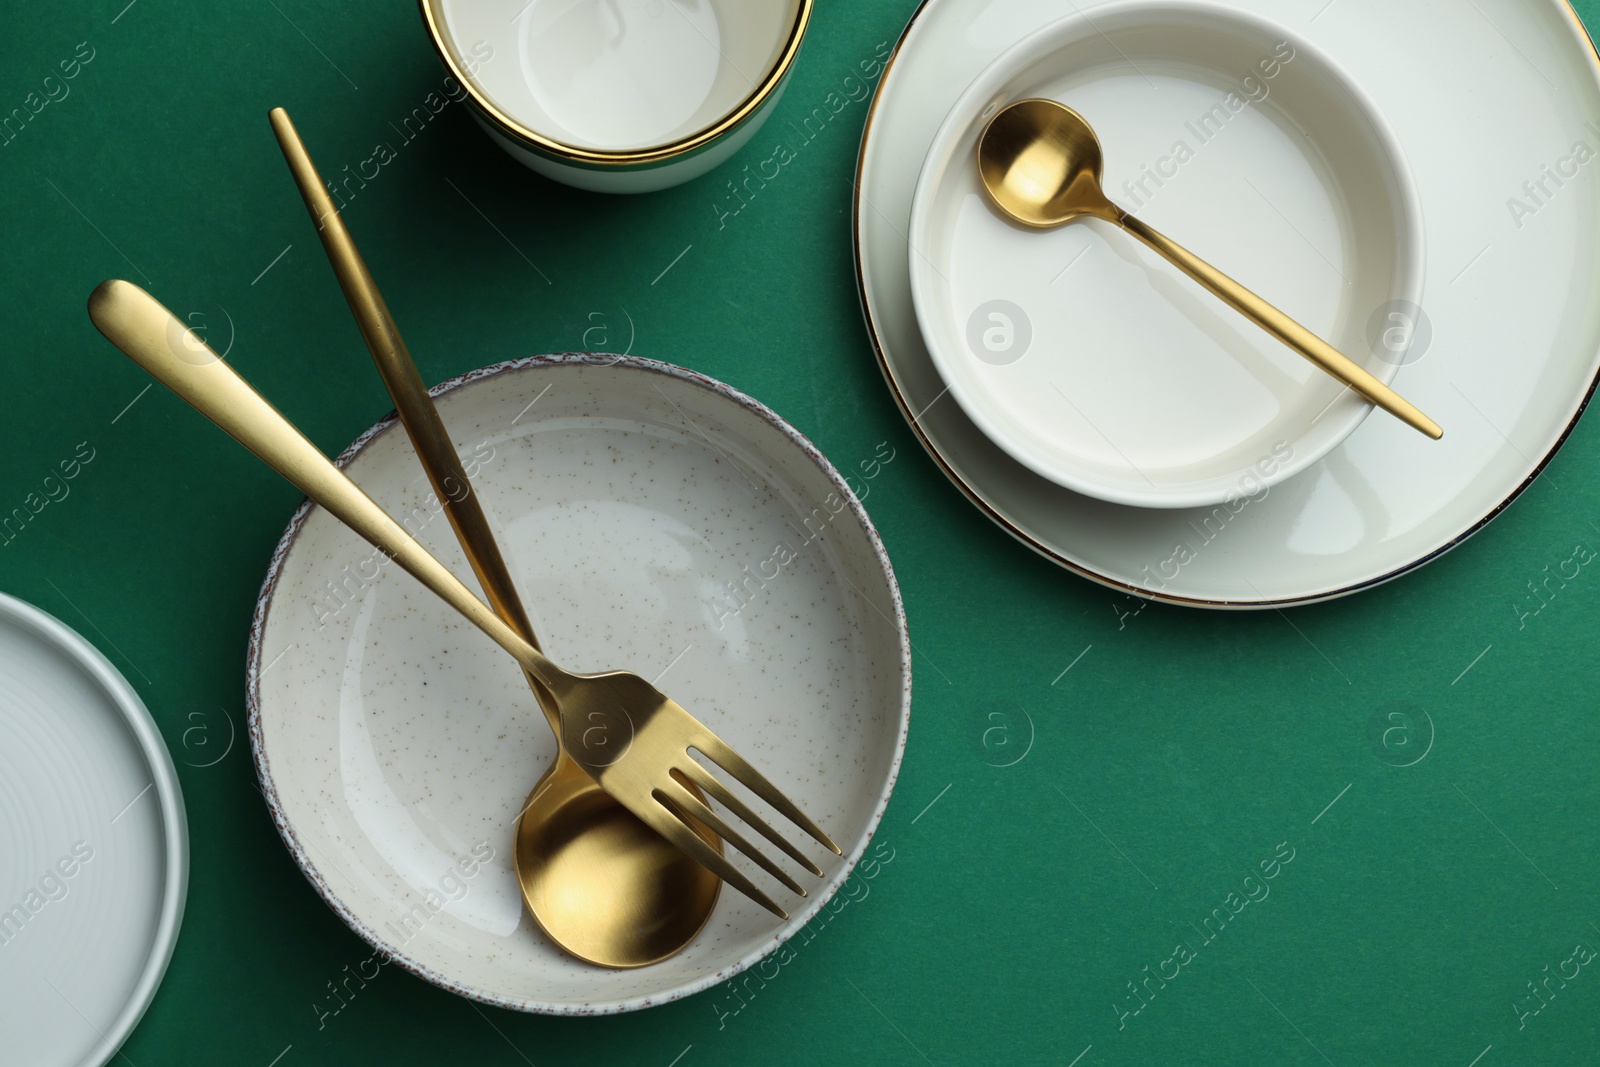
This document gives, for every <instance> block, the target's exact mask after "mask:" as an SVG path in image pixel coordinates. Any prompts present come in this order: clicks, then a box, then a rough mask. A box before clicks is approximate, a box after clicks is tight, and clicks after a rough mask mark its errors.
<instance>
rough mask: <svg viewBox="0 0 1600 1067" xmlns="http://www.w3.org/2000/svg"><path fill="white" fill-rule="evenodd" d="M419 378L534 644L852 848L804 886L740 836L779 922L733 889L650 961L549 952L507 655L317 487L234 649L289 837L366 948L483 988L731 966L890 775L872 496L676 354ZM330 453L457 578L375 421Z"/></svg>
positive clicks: (638, 1002) (811, 904)
mask: <svg viewBox="0 0 1600 1067" xmlns="http://www.w3.org/2000/svg"><path fill="white" fill-rule="evenodd" d="M435 393H436V395H438V397H439V410H440V413H441V415H442V416H443V418H444V420H445V422H446V423H447V424H448V425H449V426H450V427H451V430H452V433H453V435H454V437H455V439H456V442H457V447H458V448H459V449H460V452H461V456H462V460H463V463H464V464H465V465H466V467H467V472H468V474H469V476H471V477H472V478H473V481H474V484H475V486H476V488H477V489H478V490H479V491H480V492H481V495H482V499H483V501H484V505H485V508H486V510H487V511H488V513H489V515H490V519H491V521H492V522H494V523H495V524H496V526H497V528H498V529H497V534H498V538H499V541H500V544H501V546H502V547H503V548H504V550H505V554H506V558H507V561H508V562H509V563H510V564H511V568H512V572H513V574H514V575H515V576H516V577H517V579H518V581H519V584H520V585H521V589H522V594H523V600H524V601H525V603H526V604H527V607H528V613H529V615H530V616H531V618H532V621H533V623H534V626H535V627H536V629H537V630H538V633H539V636H540V638H541V639H542V641H543V643H544V647H545V650H546V651H547V652H549V654H550V655H551V657H552V658H553V659H555V660H556V661H557V662H558V663H560V664H562V665H563V666H566V667H568V668H570V669H572V670H576V671H596V670H603V669H612V668H619V669H632V670H635V671H637V672H639V673H640V674H642V675H644V676H645V677H646V678H650V679H659V684H660V686H661V688H662V689H663V690H665V691H666V692H668V693H670V694H671V695H672V696H673V697H674V698H675V699H677V700H678V701H679V702H681V703H682V704H683V705H684V706H685V707H686V708H688V709H689V711H690V712H691V713H692V714H694V715H695V716H697V717H698V718H700V719H701V720H702V721H704V722H705V723H706V724H707V725H708V726H710V727H711V728H712V729H713V730H715V731H716V732H717V733H718V734H720V735H721V736H722V737H723V738H725V739H726V740H727V741H728V742H729V743H730V744H732V745H733V746H734V747H735V748H736V749H738V750H739V751H740V752H741V753H742V754H744V755H745V756H746V757H747V758H748V759H749V760H750V761H751V762H752V763H754V764H755V765H756V766H758V767H760V768H761V769H762V771H763V772H764V773H765V774H766V775H767V776H768V777H769V778H771V779H772V780H773V781H774V782H775V783H777V784H778V786H779V787H780V788H782V789H783V790H784V791H785V792H787V793H788V794H789V796H790V797H792V798H793V799H794V800H795V802H796V803H798V804H799V805H800V807H801V808H802V809H804V810H805V811H807V812H808V813H809V814H811V815H812V816H813V817H814V818H815V819H816V820H817V822H818V823H819V824H820V825H821V826H822V827H823V828H824V829H825V830H827V831H828V833H829V834H830V835H831V836H833V838H834V839H835V840H836V841H838V842H839V844H840V847H841V848H843V849H844V856H843V857H842V858H841V857H834V856H831V855H827V854H826V853H824V852H823V850H822V849H821V848H820V846H819V847H816V848H814V849H808V850H807V851H808V853H811V854H813V858H814V859H815V860H816V861H817V862H818V863H819V864H820V865H821V866H822V868H823V870H824V872H825V877H824V878H823V879H821V880H812V879H811V878H810V877H809V876H804V877H803V878H802V881H803V882H804V883H806V884H807V888H808V889H809V890H810V896H809V898H806V899H801V898H798V897H792V896H790V895H789V894H788V892H787V891H785V890H783V889H782V888H781V887H780V886H778V885H777V884H776V883H774V882H772V881H771V879H770V878H768V876H767V875H765V874H763V873H761V872H760V871H758V870H755V869H754V868H753V867H750V866H749V865H748V864H746V863H745V861H744V859H743V857H741V856H737V855H735V854H734V850H733V849H731V848H730V849H729V850H728V852H729V853H730V857H729V858H730V859H733V860H734V861H735V862H736V863H738V864H740V865H741V866H745V867H746V868H747V869H749V870H751V871H752V878H754V879H755V880H756V882H757V884H759V885H762V886H763V887H767V888H769V889H770V891H772V892H773V893H774V899H776V900H778V902H779V903H780V904H782V905H783V906H784V907H785V908H787V909H788V910H789V911H790V913H791V918H790V919H789V920H788V921H787V922H784V921H782V920H779V919H776V918H774V917H773V916H772V915H770V914H769V913H767V912H766V911H765V910H764V909H762V908H761V907H760V906H758V905H756V904H753V903H751V902H750V901H749V900H747V899H746V898H745V897H743V896H742V895H741V894H738V893H733V892H725V893H723V894H721V899H720V900H719V901H718V903H717V906H716V910H715V911H714V912H713V913H712V915H711V918H710V920H709V922H708V923H707V924H706V927H705V929H704V930H702V931H701V932H700V934H699V935H698V936H697V937H696V939H695V940H694V941H693V942H692V943H691V944H690V945H689V947H688V948H687V949H686V950H685V951H684V952H682V953H680V954H679V955H677V956H674V957H672V958H670V959H668V960H665V961H663V962H661V963H659V964H654V965H652V966H649V967H641V968H638V969H636V970H623V971H618V970H607V969H605V968H601V967H596V966H592V965H590V964H586V963H581V962H579V961H577V960H575V959H573V958H572V957H570V956H567V955H565V954H564V953H562V952H561V951H559V950H558V949H556V948H555V947H554V946H553V945H551V944H550V943H549V942H548V941H546V940H545V938H544V936H543V935H542V934H541V933H539V931H538V929H537V927H536V926H535V925H534V924H533V922H532V920H531V919H529V918H528V916H527V915H526V913H525V912H524V909H523V906H522V898H521V895H520V893H519V891H518V887H517V881H516V875H515V873H514V872H513V870H512V866H511V863H512V836H513V831H514V828H515V823H516V819H517V816H518V814H519V813H520V811H521V808H522V805H523V803H524V801H525V799H526V797H527V794H528V791H529V789H530V788H532V786H533V783H534V782H535V781H536V780H537V778H538V777H539V775H540V774H541V773H543V771H544V769H545V768H546V767H547V766H549V763H550V760H551V759H552V758H553V756H554V753H555V741H554V738H553V736H552V734H551V733H550V730H549V728H548V727H547V726H546V725H545V722H544V718H543V716H542V715H541V714H540V713H539V712H538V710H537V706H536V705H535V704H534V703H533V700H532V697H531V695H530V694H529V692H528V689H527V684H526V682H525V680H524V679H523V677H522V675H521V672H520V671H518V669H517V666H516V663H515V661H514V660H512V659H511V658H510V657H509V656H507V655H506V654H505V653H504V652H503V651H502V650H500V649H499V648H498V647H497V646H495V645H494V644H493V643H492V642H490V641H489V639H488V638H486V637H484V636H483V635H482V634H480V633H479V632H478V631H476V630H474V629H472V628H471V626H470V624H468V623H466V622H465V621H463V620H462V619H461V618H460V617H458V616H457V615H456V614H455V613H454V612H452V611H451V610H450V609H449V608H448V607H446V606H445V605H444V604H443V603H441V602H440V601H438V600H437V599H435V598H434V597H433V596H432V595H431V594H429V593H427V592H426V591H425V590H423V589H422V587H421V586H419V585H418V584H417V583H416V581H414V580H413V579H412V578H411V577H409V576H408V575H405V574H403V573H399V572H398V571H397V569H396V568H394V567H390V566H387V565H386V563H385V562H383V557H382V556H381V555H380V554H378V553H377V552H376V551H375V550H374V549H373V548H372V547H371V546H370V545H367V544H366V543H365V542H363V541H361V540H360V539H359V538H358V537H356V535H355V534H353V533H351V532H350V531H348V530H346V529H345V528H344V527H343V526H341V525H339V524H338V523H337V522H335V521H334V520H333V519H332V518H331V517H330V516H329V515H328V514H327V513H326V512H324V511H322V510H321V509H319V508H312V507H309V506H306V507H302V508H301V509H300V511H299V512H297V513H296V514H295V517H294V519H293V521H292V522H291V524H290V526H289V529H288V531H287V532H286V533H285V534H284V537H283V540H282V541H281V542H280V543H279V546H278V550H277V553H276V554H275V556H274V558H273V562H272V567H271V569H270V571H269V572H268V577H267V581H266V584H265V586H264V587H263V589H262V596H261V600H260V602H259V604H258V606H257V611H256V620H255V626H254V628H253V631H252V637H251V646H250V659H249V668H248V695H249V701H250V736H251V742H252V745H253V747H254V750H255V755H256V761H257V767H258V769H259V771H260V774H261V781H262V787H263V792H264V793H265V794H266V797H267V801H268V804H269V805H270V807H271V809H272V813H273V818H274V821H275V822H276V823H277V824H278V827H279V829H280V831H281V832H282V833H283V836H284V840H285V841H286V843H287V844H288V846H289V850H290V852H291V853H292V854H293V855H294V858H295V860H296V861H297V862H298V863H299V864H300V866H301V868H302V869H303V870H304V871H305V873H306V876H307V878H309V879H310V880H311V882H312V884H313V885H314V886H315V888H316V889H317V891H318V892H319V893H320V894H321V895H322V896H323V898H324V899H325V900H327V902H328V904H329V905H330V906H331V907H332V908H333V909H334V911H335V912H337V913H338V914H339V916H340V917H341V918H343V919H344V920H345V922H347V923H349V924H350V926H351V927H352V928H353V929H354V930H355V931H356V932H357V933H358V934H360V935H361V936H362V937H364V938H366V940H367V941H369V942H370V943H371V944H372V945H373V946H374V948H375V949H376V951H375V952H374V954H373V966H374V967H375V966H379V965H382V964H383V963H384V962H387V961H389V960H393V961H394V962H397V963H399V964H400V965H401V966H402V967H405V968H406V969H408V970H411V971H413V972H414V973H416V974H418V975H420V976H422V977H423V978H426V979H427V980H429V981H431V982H434V983H436V984H438V985H441V986H443V987H445V988H447V989H450V990H452V991H454V992H457V993H460V994H462V995H464V996H468V997H472V998H474V999H477V1000H481V1001H484V1002H486V1003H490V1004H496V1005H499V1006H501V1007H507V1008H513V1009H516V1010H520V1011H533V1012H546V1013H552V1014H585V1015H589V1014H605V1013H610V1012H619V1011H629V1010H632V1009H635V1008H642V1007H648V1006H650V1005H651V1004H659V1003H665V1002H666V1001H669V1000H674V999H677V998H678V997H682V996H686V995H688V994H690V993H693V992H696V991H698V990H701V989H705V988H707V987H708V986H711V985H714V984H716V983H717V982H720V981H723V980H725V979H727V978H729V977H731V976H732V975H734V974H737V973H738V972H739V971H741V970H743V969H744V968H746V967H749V966H751V965H752V964H753V963H755V962H756V961H757V960H759V959H761V958H762V957H764V956H766V955H767V954H768V953H770V952H772V951H774V950H775V949H777V948H778V947H779V945H780V944H781V943H782V942H783V941H784V940H786V939H787V938H788V937H789V936H791V935H792V934H793V933H795V932H796V931H797V930H799V928H800V926H801V925H802V924H803V923H805V922H806V921H807V920H809V919H810V918H811V917H812V916H814V915H815V914H816V913H817V911H818V909H820V908H821V907H822V906H823V905H824V904H826V903H827V902H828V900H829V898H830V897H831V896H832V895H833V894H834V892H835V891H836V890H837V889H838V888H839V886H840V885H841V884H842V883H843V881H844V880H845V878H846V877H848V875H849V874H850V871H851V868H852V867H853V865H854V864H855V862H856V861H857V860H858V859H859V858H860V857H861V855H862V851H863V850H864V849H865V848H866V847H867V845H868V838H870V837H871V835H872V832H873V830H874V828H875V827H876V826H877V824H878V820H879V818H880V817H881V816H882V814H883V810H884V807H885V805H886V804H887V803H888V799H889V792H890V790H891V789H892V788H893V786H894V780H895V775H896V773H897V771H898V768H899V764H900V757H901V753H902V752H903V750H904V745H905V736H906V728H907V723H908V720H909V715H910V678H911V675H910V670H911V660H910V645H909V640H908V638H907V636H906V632H905V616H904V614H903V612H902V611H901V607H900V598H899V592H898V590H897V588H896V586H895V582H894V576H893V573H892V572H891V570H890V568H889V561H888V558H887V557H886V556H885V555H884V552H883V546H882V544H881V542H880V541H879V540H878V537H877V534H876V532H875V531H874V530H873V528H872V524H871V523H870V521H868V519H867V517H866V513H865V512H864V511H863V510H862V509H861V506H860V504H859V503H858V501H857V499H856V497H855V496H854V495H852V494H851V491H850V489H848V488H847V487H846V482H845V481H844V480H843V479H842V478H841V477H840V475H839V473H838V472H837V471H835V470H834V468H833V467H832V466H830V465H829V464H828V462H827V460H826V459H824V458H823V457H822V456H821V455H820V454H819V453H818V452H817V451H816V450H815V449H814V448H813V447H812V446H811V445H810V444H809V443H808V442H807V441H806V440H805V438H804V437H802V436H800V434H799V433H798V432H797V431H795V430H794V429H793V428H792V427H790V426H789V425H788V424H787V423H785V422H783V421H782V420H781V419H779V418H778V416H776V415H774V414H773V413H772V412H771V411H770V410H768V409H767V408H765V407H763V406H761V405H760V404H758V403H756V402H755V401H753V400H751V399H750V398H749V397H746V396H744V395H743V394H741V393H738V392H736V391H734V390H732V389H730V388H728V387H727V386H725V385H721V384H719V383H716V382H713V381H711V380H710V379H708V378H705V377H703V376H701V375H698V374H695V373H693V372H691V371H686V370H682V369H680V368H676V367H670V366H667V365H666V364H661V363H654V362H650V361H647V360H638V359H630V358H627V357H619V356H586V355H567V356H539V357H534V358H532V359H525V360H518V361H515V362H513V363H507V364H501V365H499V366H497V367H490V368H486V369H484V370H482V371H475V372H473V373H472V374H469V375H466V376H465V377H464V378H461V379H457V380H455V381H452V382H447V383H445V385H443V386H440V387H439V389H437V390H435ZM865 458H866V457H863V459H865ZM879 458H880V459H881V458H883V457H879ZM888 458H890V459H892V458H893V456H892V455H890V456H889V457H888ZM341 462H342V463H343V464H344V465H345V468H346V469H347V470H348V471H349V473H350V475H351V477H353V478H354V479H355V480H356V482H357V483H358V484H360V485H361V486H362V487H363V488H364V489H366V490H367V491H368V492H369V493H370V494H372V496H373V497H374V498H375V499H377V500H378V501H380V502H382V503H383V504H384V506H385V507H387V508H389V509H390V510H391V513H392V514H394V515H395V516H396V517H397V518H399V519H400V521H402V522H403V523H405V524H406V525H407V526H408V527H409V528H411V529H412V530H413V531H414V532H416V533H417V535H418V537H419V538H420V539H421V540H422V541H423V542H424V543H425V544H426V545H428V546H429V547H430V548H431V549H432V550H433V551H434V552H435V553H436V554H437V555H438V556H439V558H440V559H441V560H442V561H443V562H444V563H445V564H446V565H448V566H449V567H451V568H452V569H453V570H454V571H455V572H456V573H457V574H459V575H461V576H462V577H463V578H464V580H465V581H467V582H468V583H469V585H470V584H472V583H473V581H474V580H473V578H472V577H471V570H470V569H469V568H468V566H467V564H466V561H465V559H464V558H463V556H462V553H461V550H460V548H459V547H458V545H457V544H456V541H455V538H454V536H453V535H452V534H451V532H450V526H449V523H448V522H447V521H446V520H445V519H444V518H443V517H442V513H441V511H440V509H439V508H438V507H437V505H436V504H434V505H431V506H430V503H429V500H430V496H431V494H430V493H429V491H428V484H427V481H426V479H424V477H423V475H422V472H421V468H420V466H419V464H418V461H417V457H416V455H415V453H414V452H413V451H412V449H411V445H410V443H409V442H408V441H407V439H406V435H405V434H404V433H403V432H401V431H398V430H396V429H395V428H394V425H393V422H392V421H387V420H386V421H385V422H383V423H380V424H379V425H378V426H376V427H374V428H373V429H372V430H370V431H369V432H368V433H366V434H364V435H363V436H362V437H361V438H359V439H358V440H357V441H356V443H355V444H353V445H352V446H351V447H350V449H349V450H347V451H346V453H345V455H344V457H342V459H341ZM852 467H853V468H854V469H856V470H857V471H858V472H864V471H867V470H870V471H872V472H874V473H876V472H877V470H879V467H878V466H877V465H873V464H869V465H868V466H866V467H862V466H861V465H860V464H859V463H853V464H852ZM863 476H864V474H863V473H857V474H856V476H855V480H854V484H856V485H857V486H858V487H859V486H860V484H861V483H860V481H859V479H860V478H861V477H863ZM474 588H475V586H474ZM789 836H790V837H791V838H794V837H797V836H798V833H796V834H792V835H789ZM369 969H370V968H369ZM338 1008H339V1004H338V1002H337V1001H335V1000H334V999H333V998H331V997H329V998H327V999H326V1001H325V1002H322V1004H321V1005H320V1006H319V1009H318V1010H319V1012H320V1011H322V1010H327V1011H330V1012H332V1011H337V1010H338Z"/></svg>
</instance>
